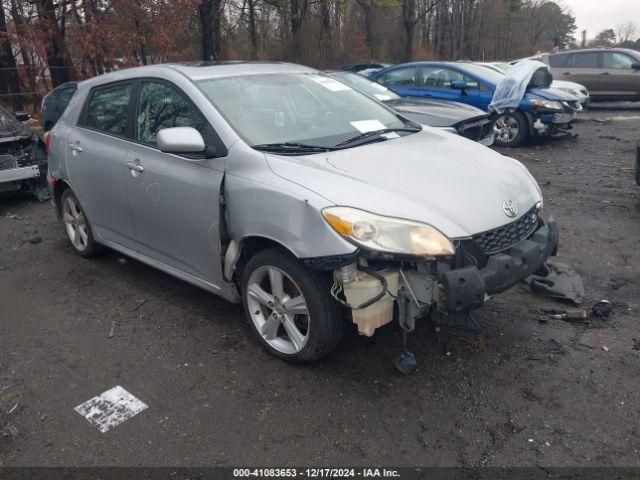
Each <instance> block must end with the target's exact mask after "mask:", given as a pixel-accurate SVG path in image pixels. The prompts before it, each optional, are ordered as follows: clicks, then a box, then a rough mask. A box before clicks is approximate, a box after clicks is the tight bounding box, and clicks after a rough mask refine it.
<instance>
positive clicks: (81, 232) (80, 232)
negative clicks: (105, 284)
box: [60, 189, 99, 257]
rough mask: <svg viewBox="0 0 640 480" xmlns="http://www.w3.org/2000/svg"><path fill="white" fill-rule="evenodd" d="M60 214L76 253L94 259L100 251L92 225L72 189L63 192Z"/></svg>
mask: <svg viewBox="0 0 640 480" xmlns="http://www.w3.org/2000/svg"><path fill="white" fill-rule="evenodd" d="M60 213H61V214H62V222H63V223H64V228H65V230H66V232H67V236H68V237H69V241H70V242H71V245H72V246H73V248H74V249H75V251H76V253H78V254H79V255H81V256H83V257H92V256H93V255H95V254H96V252H97V251H98V249H99V245H98V244H97V243H96V242H95V240H94V239H93V233H92V231H91V225H90V224H89V220H88V219H87V216H86V215H85V213H84V210H82V207H81V206H80V202H79V201H78V198H77V197H76V196H75V195H74V194H73V192H72V191H71V190H70V189H66V190H65V191H64V192H62V196H61V197H60Z"/></svg>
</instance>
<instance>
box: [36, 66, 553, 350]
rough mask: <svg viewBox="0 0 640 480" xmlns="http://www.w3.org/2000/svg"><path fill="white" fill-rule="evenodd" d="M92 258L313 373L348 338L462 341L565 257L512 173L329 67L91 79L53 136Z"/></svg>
mask: <svg viewBox="0 0 640 480" xmlns="http://www.w3.org/2000/svg"><path fill="white" fill-rule="evenodd" d="M46 144H47V149H48V153H49V181H50V184H51V185H52V187H53V194H54V199H55V205H56V209H57V213H58V215H59V217H60V218H61V220H62V222H63V224H64V227H65V229H66V232H67V234H68V237H69V240H70V241H71V244H72V245H73V247H74V249H75V250H76V251H77V253H78V254H80V255H82V256H84V257H90V256H92V255H94V254H95V253H96V252H97V251H98V250H99V249H100V248H101V247H102V246H106V247H109V248H112V249H114V250H117V251H119V252H122V253H123V254H126V255H129V256H131V257H133V258H135V259H137V260H140V261H141V262H144V263H147V264H149V265H152V266H154V267H157V268H158V269H160V270H163V271H164V272H167V273H169V274H171V275H175V276H176V277H178V278H181V279H183V280H186V281H187V282H190V283H192V284H194V285H197V286H199V287H202V288H204V289H206V290H208V291H210V292H213V293H215V294H217V295H220V296H221V297H223V298H225V299H227V300H229V301H231V302H235V303H240V302H242V304H243V306H244V310H245V312H246V315H247V318H248V319H249V322H250V324H251V326H252V328H253V330H254V331H255V333H256V335H257V338H258V339H260V342H261V343H262V344H263V345H264V347H265V348H266V349H267V350H268V351H270V352H271V353H273V354H274V355H277V356H279V357H280V358H283V359H285V360H288V361H292V362H309V361H314V360H317V359H319V358H321V357H323V356H325V355H326V354H328V353H329V352H331V351H332V350H333V349H334V348H335V347H336V345H338V343H339V341H340V339H341V337H342V336H343V334H344V332H345V331H346V330H347V328H346V327H347V325H349V324H351V323H352V322H353V323H355V324H356V326H357V329H358V331H359V332H360V333H361V334H363V335H368V336H369V335H373V333H374V331H375V330H376V328H378V327H381V326H382V325H384V324H387V323H389V322H391V321H392V320H393V319H394V318H395V319H396V321H397V322H398V323H399V325H400V327H401V328H402V329H403V330H404V331H405V332H407V331H411V330H413V329H414V328H415V324H416V321H419V320H420V319H428V320H431V321H433V322H435V323H440V324H446V325H451V326H455V327H462V328H467V327H470V326H472V324H473V320H472V319H471V318H470V316H469V312H470V311H471V310H473V309H476V308H479V307H481V306H482V305H483V303H484V302H485V301H486V300H487V299H488V298H489V297H490V296H491V295H494V294H496V293H499V292H502V291H504V290H506V289H508V288H509V287H511V286H513V285H515V284H516V283H518V282H519V281H521V280H522V279H523V278H525V277H526V276H528V275H530V274H531V273H533V272H534V271H536V270H538V269H539V267H540V266H541V265H542V263H543V262H545V261H546V260H547V258H548V257H549V256H551V255H555V253H556V250H557V245H558V229H557V226H556V223H555V222H554V220H553V219H552V218H550V219H549V220H548V221H546V222H545V221H544V220H543V219H542V217H541V209H542V195H541V192H540V188H539V187H538V185H537V184H536V182H535V180H534V179H533V177H532V176H531V174H530V173H529V172H528V171H527V169H526V168H525V167H524V166H523V165H522V164H521V163H519V162H517V161H516V160H513V159H511V158H508V157H505V156H503V155H500V154H498V153H496V152H494V151H492V150H490V149H489V148H486V147H483V146H481V145H479V144H478V143H475V142H473V141H470V140H467V139H465V138H462V137H460V136H458V135H454V134H451V133H447V132H443V131H442V130H439V129H434V128H430V127H427V126H424V125H419V124H416V123H414V122H411V121H409V120H408V119H406V118H403V117H402V116H401V115H400V114H398V113H396V112H394V111H392V110H390V109H389V108H387V107H385V106H384V105H383V104H381V103H378V102H377V101H375V100H373V99H371V98H369V97H367V96H365V95H363V94H361V93H359V92H357V91H356V90H354V89H352V88H351V87H349V86H348V85H346V84H344V83H341V82H340V81H338V80H336V79H334V78H331V77H329V76H326V75H324V74H322V73H320V72H318V71H317V70H313V69H311V68H307V67H302V66H298V65H292V64H285V63H241V62H238V63H220V64H211V63H207V64H169V65H157V66H148V67H140V68H132V69H129V70H123V71H119V72H114V73H109V74H106V75H102V76H100V77H97V78H93V79H90V80H87V81H84V82H81V83H79V84H78V88H77V91H76V93H75V94H74V96H73V98H72V99H71V102H70V104H69V107H68V108H67V110H66V111H65V113H64V115H63V116H62V117H61V119H60V121H59V122H58V123H57V124H56V125H55V127H54V128H53V129H52V130H51V132H50V133H49V134H48V137H47V138H46Z"/></svg>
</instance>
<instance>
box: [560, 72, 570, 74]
mask: <svg viewBox="0 0 640 480" xmlns="http://www.w3.org/2000/svg"><path fill="white" fill-rule="evenodd" d="M562 75H571V73H570V72H562Z"/></svg>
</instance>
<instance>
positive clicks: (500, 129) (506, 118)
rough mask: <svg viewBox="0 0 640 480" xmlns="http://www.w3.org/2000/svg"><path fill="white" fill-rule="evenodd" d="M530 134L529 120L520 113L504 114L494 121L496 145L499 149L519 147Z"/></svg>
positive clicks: (497, 116)
mask: <svg viewBox="0 0 640 480" xmlns="http://www.w3.org/2000/svg"><path fill="white" fill-rule="evenodd" d="M528 132H529V125H528V122H527V118H526V117H525V116H524V115H523V114H522V113H520V112H504V113H501V114H499V115H496V117H495V118H494V120H493V133H494V135H495V139H496V140H495V144H496V145H497V146H498V147H508V148H514V147H517V146H519V145H520V144H522V142H524V141H525V139H526V138H527V135H528Z"/></svg>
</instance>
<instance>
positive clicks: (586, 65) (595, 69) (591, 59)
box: [540, 48, 640, 101]
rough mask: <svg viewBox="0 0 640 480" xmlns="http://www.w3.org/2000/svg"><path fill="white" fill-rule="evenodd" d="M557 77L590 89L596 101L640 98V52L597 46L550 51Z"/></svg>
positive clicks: (549, 61) (546, 57) (546, 60)
mask: <svg viewBox="0 0 640 480" xmlns="http://www.w3.org/2000/svg"><path fill="white" fill-rule="evenodd" d="M540 60H542V61H543V62H544V63H546V64H547V65H549V68H550V70H551V73H552V74H553V77H554V78H555V79H556V80H570V81H572V82H577V83H580V84H582V85H584V86H585V87H587V88H588V89H589V91H590V92H591V98H592V99H593V100H633V101H638V100H640V52H638V51H637V50H629V49H626V48H594V49H586V50H568V51H565V52H559V53H547V54H544V55H541V56H540Z"/></svg>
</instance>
